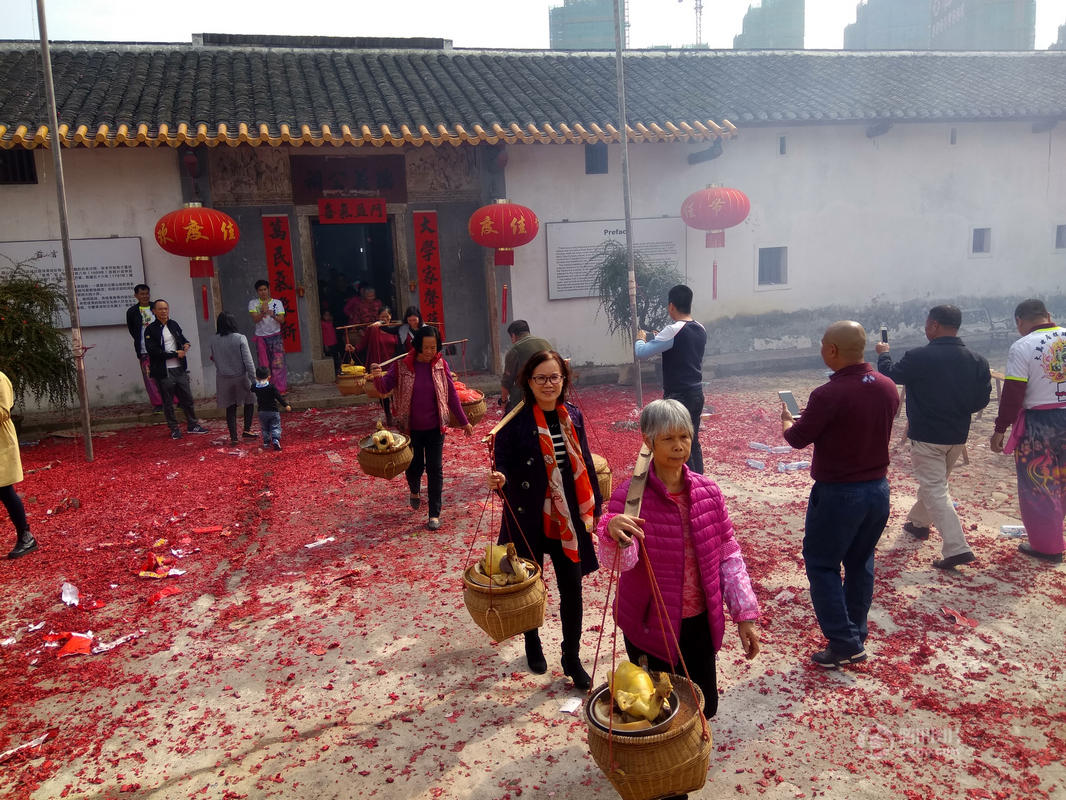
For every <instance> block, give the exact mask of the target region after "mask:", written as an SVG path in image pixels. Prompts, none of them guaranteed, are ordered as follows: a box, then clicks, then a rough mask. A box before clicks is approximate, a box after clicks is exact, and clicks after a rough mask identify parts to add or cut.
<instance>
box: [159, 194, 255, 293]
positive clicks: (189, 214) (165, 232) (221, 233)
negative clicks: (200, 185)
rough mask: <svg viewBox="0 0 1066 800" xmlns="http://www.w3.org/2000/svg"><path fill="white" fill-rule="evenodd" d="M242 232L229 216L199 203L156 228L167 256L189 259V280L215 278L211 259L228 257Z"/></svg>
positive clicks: (173, 214) (165, 218) (168, 217)
mask: <svg viewBox="0 0 1066 800" xmlns="http://www.w3.org/2000/svg"><path fill="white" fill-rule="evenodd" d="M240 238H241V232H240V230H239V229H238V228H237V222H236V221H235V220H234V219H233V217H231V216H229V214H223V213H222V212H221V211H216V210H215V209H213V208H204V207H203V206H202V205H201V204H200V203H186V204H185V207H184V208H182V209H180V210H178V211H171V212H170V213H169V214H166V215H164V216H163V217H161V218H160V220H159V222H157V223H156V224H155V240H156V242H157V243H158V244H159V246H160V247H162V248H163V249H164V250H166V251H167V252H168V253H173V254H174V255H176V256H185V257H187V258H188V259H189V277H190V278H210V277H212V276H213V275H214V274H215V267H214V265H213V264H212V263H211V257H212V256H220V255H222V254H223V253H228V252H229V251H230V250H232V249H233V248H234V247H236V246H237V242H238V241H240Z"/></svg>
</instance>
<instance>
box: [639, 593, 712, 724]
mask: <svg viewBox="0 0 1066 800" xmlns="http://www.w3.org/2000/svg"><path fill="white" fill-rule="evenodd" d="M625 641H626V653H627V654H628V655H629V660H630V661H632V662H633V663H634V664H636V663H637V659H639V658H640V657H641V656H647V657H648V669H652V670H655V671H656V672H662V671H664V670H665V671H666V672H670V673H673V674H674V675H682V676H684V674H685V672H684V670H682V669H681V662H680V661H678V662H677V663H676V664H667V663H666V662H665V661H663V660H662V659H661V658H656V657H655V656H653V655H651V654H650V653H645V652H644V651H643V650H641V649H640V648H639V647H637V646H636V645H634V644H633V643H632V642H631V641H629V639H628V638H626V640H625ZM678 644H679V645H681V658H683V659H684V660H685V666H686V667H687V668H688V674H689V675H690V676H691V677H692V680H693V681H694V682H695V684H696V685H697V686H699V687H700V690H701V691H702V692H703V716H705V717H707V719H710V718H711V717H713V716H714V715H715V714H717V713H718V674H717V672H716V671H715V664H714V646H713V645H712V644H711V631H710V627H709V626H708V623H707V612H706V611H704V612H703V613H702V614H700V615H698V616H695V617H687V618H685V619H683V620H681V636H680V637H679V639H678Z"/></svg>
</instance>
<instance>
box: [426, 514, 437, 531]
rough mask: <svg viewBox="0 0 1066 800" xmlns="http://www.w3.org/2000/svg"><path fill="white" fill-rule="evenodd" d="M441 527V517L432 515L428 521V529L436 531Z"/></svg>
mask: <svg viewBox="0 0 1066 800" xmlns="http://www.w3.org/2000/svg"><path fill="white" fill-rule="evenodd" d="M439 527H440V517H430V518H429V522H427V523H426V529H427V530H431V531H435V530H437V528H439Z"/></svg>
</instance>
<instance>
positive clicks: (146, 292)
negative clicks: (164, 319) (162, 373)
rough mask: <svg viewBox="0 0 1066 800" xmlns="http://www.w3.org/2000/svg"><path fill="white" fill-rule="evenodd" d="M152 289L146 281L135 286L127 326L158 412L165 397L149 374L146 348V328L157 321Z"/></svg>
mask: <svg viewBox="0 0 1066 800" xmlns="http://www.w3.org/2000/svg"><path fill="white" fill-rule="evenodd" d="M151 291H152V290H151V289H149V288H148V285H147V284H144V283H138V284H137V285H136V286H134V287H133V296H134V297H136V298H137V302H136V303H134V304H133V305H132V306H130V307H129V308H127V309H126V327H127V328H129V332H130V337H131V338H132V339H133V352H135V353H136V354H137V360H138V361H140V363H141V377H142V378H143V379H144V390H145V391H146V392H147V393H148V401H149V402H150V403H151V404H152V410H153V411H157V412H158V411H162V410H163V398H162V395H160V393H159V387H158V386H157V385H156V382H155V379H154V378H153V377H152V376H151V375H150V374H149V371H148V367H149V362H148V353H147V352H146V351H145V349H144V330H145V328H147V327H148V326H149V325H151V324H152V323H153V322H155V315H154V314H152V303H151V301H150V300H149V299H148V298H150V297H151V296H152V295H151Z"/></svg>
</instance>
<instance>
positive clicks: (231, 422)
mask: <svg viewBox="0 0 1066 800" xmlns="http://www.w3.org/2000/svg"><path fill="white" fill-rule="evenodd" d="M254 418H255V403H245V404H244V432H245V433H249V432H250V431H251V430H252V420H253V419H254ZM226 427H227V428H229V438H231V439H236V438H237V404H236V403H234V404H233V405H231V406H226Z"/></svg>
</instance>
